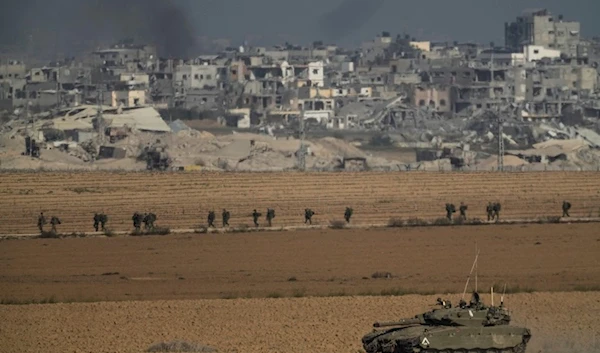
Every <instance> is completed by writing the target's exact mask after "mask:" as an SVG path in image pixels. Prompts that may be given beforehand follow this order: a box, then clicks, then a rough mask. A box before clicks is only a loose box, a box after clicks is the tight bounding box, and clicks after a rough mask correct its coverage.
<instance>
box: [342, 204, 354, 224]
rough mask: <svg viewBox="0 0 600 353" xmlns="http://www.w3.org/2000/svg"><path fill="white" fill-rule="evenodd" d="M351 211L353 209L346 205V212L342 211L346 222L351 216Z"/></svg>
mask: <svg viewBox="0 0 600 353" xmlns="http://www.w3.org/2000/svg"><path fill="white" fill-rule="evenodd" d="M352 213H354V210H353V209H351V208H350V207H346V212H344V219H345V220H346V223H350V218H351V217H352Z"/></svg>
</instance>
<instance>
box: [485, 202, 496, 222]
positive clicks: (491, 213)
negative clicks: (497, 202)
mask: <svg viewBox="0 0 600 353" xmlns="http://www.w3.org/2000/svg"><path fill="white" fill-rule="evenodd" d="M485 210H486V211H487V219H488V222H489V221H491V220H493V219H494V205H492V203H491V202H488V205H487V207H486V208H485Z"/></svg>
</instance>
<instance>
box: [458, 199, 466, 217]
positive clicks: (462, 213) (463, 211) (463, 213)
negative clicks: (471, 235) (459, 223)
mask: <svg viewBox="0 0 600 353" xmlns="http://www.w3.org/2000/svg"><path fill="white" fill-rule="evenodd" d="M467 208H468V206H467V205H465V204H464V203H463V202H461V203H460V207H459V209H458V210H459V211H460V218H461V219H462V220H463V221H466V220H467Z"/></svg>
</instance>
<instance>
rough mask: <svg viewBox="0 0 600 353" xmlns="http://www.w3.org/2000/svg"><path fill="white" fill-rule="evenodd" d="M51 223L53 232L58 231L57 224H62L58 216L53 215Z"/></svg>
mask: <svg viewBox="0 0 600 353" xmlns="http://www.w3.org/2000/svg"><path fill="white" fill-rule="evenodd" d="M50 224H51V225H52V232H53V233H56V225H57V224H61V222H60V219H58V217H55V216H52V218H50Z"/></svg>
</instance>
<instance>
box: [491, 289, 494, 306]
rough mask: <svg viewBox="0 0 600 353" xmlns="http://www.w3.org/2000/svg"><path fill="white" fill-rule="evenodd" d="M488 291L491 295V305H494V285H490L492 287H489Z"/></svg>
mask: <svg viewBox="0 0 600 353" xmlns="http://www.w3.org/2000/svg"><path fill="white" fill-rule="evenodd" d="M490 293H491V295H492V306H494V286H492V288H490Z"/></svg>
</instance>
